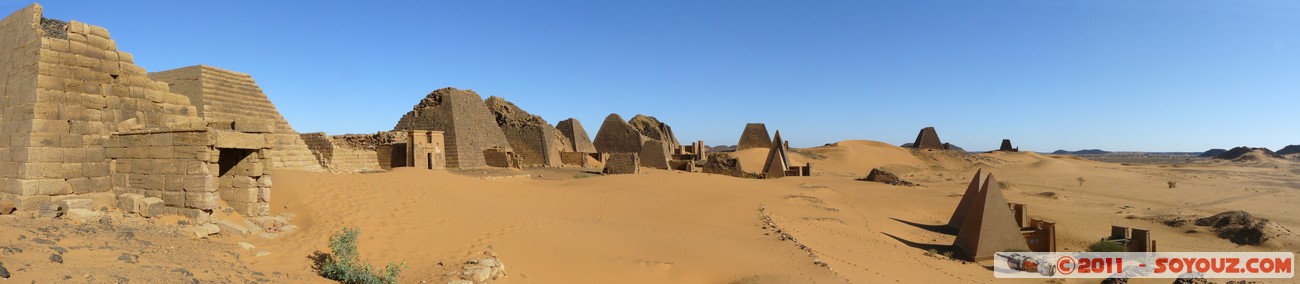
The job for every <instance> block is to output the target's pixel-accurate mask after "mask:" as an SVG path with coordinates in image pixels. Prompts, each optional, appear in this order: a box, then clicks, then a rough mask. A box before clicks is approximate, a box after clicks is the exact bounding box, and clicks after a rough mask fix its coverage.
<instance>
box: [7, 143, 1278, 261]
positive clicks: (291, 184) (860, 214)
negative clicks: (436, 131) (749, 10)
mask: <svg viewBox="0 0 1300 284" xmlns="http://www.w3.org/2000/svg"><path fill="white" fill-rule="evenodd" d="M765 152H766V151H763V150H754V149H751V150H746V151H741V152H738V153H736V155H737V156H739V157H741V158H742V163H743V166H744V167H745V168H746V169H750V170H751V171H752V170H754V169H757V168H759V166H761V164H762V161H761V159H762V158H763V156H764V155H766V153H765ZM790 159H791V160H792V163H794V164H803V163H809V162H811V163H813V165H814V176H811V177H787V178H781V179H770V180H760V179H743V178H735V177H729V176H721V175H711V174H700V173H686V172H675V171H662V170H649V169H643V173H642V174H633V175H609V176H596V175H592V174H589V173H584V172H583V171H584V170H585V171H593V170H596V169H579V168H562V169H549V170H546V171H545V172H539V171H535V170H506V172H505V173H501V172H500V171H497V172H494V173H489V174H487V175H484V174H482V173H480V172H477V171H444V170H421V169H413V168H398V169H395V170H393V171H389V172H379V173H364V174H331V173H321V172H306V171H293V170H277V171H276V172H275V173H274V175H275V178H276V179H275V191H274V192H273V196H272V202H273V204H274V207H273V208H272V212H271V213H272V215H292V216H294V217H293V218H292V220H291V222H292V223H293V224H295V225H297V226H300V227H301V229H300V230H299V231H297V232H294V233H292V234H287V235H285V236H281V237H279V238H277V239H262V238H258V237H253V236H249V237H243V236H239V237H237V236H230V235H225V234H219V235H215V236H212V237H211V238H210V239H207V240H197V241H191V240H186V239H185V238H184V237H182V236H176V235H173V236H158V237H147V238H152V239H149V240H153V241H155V242H160V243H162V244H164V245H166V246H167V247H172V249H171V250H164V251H161V252H145V253H143V255H142V256H140V259H141V260H140V263H141V264H126V263H118V262H112V261H108V260H105V259H111V258H92V257H89V256H84V257H83V256H78V255H75V254H71V253H69V254H67V255H66V257H67V260H66V261H67V262H74V261H90V260H92V259H98V260H96V261H107V262H109V263H108V264H102V265H99V266H95V265H90V264H88V265H89V266H79V267H81V269H79V270H70V269H66V268H67V267H70V266H66V265H58V264H52V263H50V262H49V261H48V260H47V259H45V258H46V257H47V256H48V254H44V253H41V251H42V250H44V249H45V248H43V247H42V245H26V244H28V241H16V242H15V243H17V245H13V246H29V247H31V248H28V249H27V250H26V252H24V253H12V254H4V255H3V257H4V260H3V261H4V264H5V265H6V266H7V267H9V269H10V270H11V271H14V270H17V269H23V271H19V272H15V273H14V275H15V277H14V278H13V279H9V280H8V281H12V282H14V283H27V282H28V281H29V279H34V280H40V281H39V282H49V281H62V279H63V278H64V277H65V276H68V275H71V276H72V277H73V278H72V279H85V278H87V277H91V278H94V276H93V275H97V273H99V274H103V273H121V274H124V275H131V276H129V277H131V278H137V279H160V280H166V279H185V278H186V277H185V276H183V275H181V274H176V273H174V272H168V270H170V269H172V268H170V267H172V266H176V265H175V264H170V265H171V266H168V265H169V264H168V262H169V261H180V260H183V259H186V258H185V257H187V256H186V255H187V254H190V253H198V254H205V255H209V256H211V258H215V260H209V262H214V263H212V264H210V265H206V266H202V267H203V268H198V269H197V270H199V271H194V273H195V274H199V276H196V278H200V279H213V280H216V279H228V280H230V281H236V282H238V281H254V280H256V279H263V280H267V281H271V282H293V283H300V282H306V283H312V282H320V283H328V282H329V281H328V280H325V279H323V278H320V277H318V276H315V275H314V274H313V272H312V268H311V262H310V261H309V259H308V258H307V257H308V256H309V255H310V254H312V253H313V252H315V251H322V250H327V247H326V245H327V240H328V238H329V236H330V234H332V233H334V232H336V231H338V230H340V229H341V228H343V227H344V226H355V227H357V228H360V229H361V232H362V235H361V239H360V241H359V246H360V250H361V254H362V257H363V259H366V260H368V261H371V262H372V263H374V264H375V265H377V266H382V265H383V264H384V263H388V262H403V261H404V262H405V263H406V265H407V269H406V270H405V271H404V272H403V273H402V282H405V283H426V282H427V283H445V282H446V281H447V279H451V278H449V276H448V274H450V273H454V272H455V271H457V269H459V264H460V263H463V262H465V261H466V260H470V259H474V258H478V257H480V256H482V255H483V254H484V253H491V254H494V255H496V256H498V257H499V258H500V260H501V261H502V262H503V263H504V264H505V265H506V272H507V277H505V278H503V279H500V280H497V281H495V282H493V283H890V282H895V283H987V282H1002V281H996V279H994V278H993V277H992V273H991V271H990V270H989V269H988V268H986V266H987V265H988V264H986V263H985V264H981V263H967V262H962V261H957V260H952V259H948V258H945V257H943V256H937V255H930V254H927V250H929V249H936V250H938V251H943V250H944V249H945V247H947V246H948V245H950V244H951V243H952V242H953V238H954V236H952V235H949V234H944V233H939V232H936V230H932V227H931V226H935V225H941V224H943V223H945V222H946V221H947V219H948V217H949V216H950V215H951V214H952V211H953V209H954V207H955V205H956V203H957V201H958V200H959V199H960V194H961V193H962V192H963V191H964V189H965V186H966V184H967V183H968V182H969V180H970V177H971V175H973V174H974V172H975V171H976V170H977V169H983V170H984V171H985V172H986V173H993V174H995V175H996V176H997V177H998V179H999V180H1000V181H1006V182H1008V183H1009V184H1010V185H1011V186H1010V187H1009V188H1006V189H1005V190H1006V191H1005V193H1006V196H1007V199H1008V200H1009V201H1010V202H1016V203H1024V204H1027V205H1028V206H1029V210H1028V212H1029V215H1030V216H1031V217H1034V218H1043V219H1047V220H1051V221H1055V222H1056V223H1057V226H1058V227H1057V232H1058V234H1059V236H1058V240H1057V241H1058V243H1059V249H1060V250H1062V251H1080V250H1084V249H1085V247H1086V246H1087V244H1088V243H1090V242H1093V241H1096V240H1098V239H1100V238H1102V237H1104V236H1106V235H1107V234H1108V232H1109V228H1110V226H1111V225H1123V226H1130V227H1137V228H1146V229H1151V230H1152V232H1153V236H1154V238H1155V239H1156V240H1157V241H1158V242H1159V246H1160V250H1161V251H1297V250H1300V249H1298V248H1297V247H1298V245H1300V244H1298V243H1297V238H1296V237H1295V235H1294V234H1290V235H1286V236H1281V237H1277V238H1274V239H1271V240H1269V241H1268V242H1266V243H1265V244H1263V245H1260V246H1239V245H1235V244H1233V243H1231V242H1229V241H1228V240H1224V239H1220V238H1217V237H1216V236H1215V235H1214V234H1213V233H1212V232H1208V231H1206V229H1205V228H1197V227H1195V226H1191V225H1185V226H1181V227H1170V226H1167V225H1164V224H1162V223H1160V222H1159V221H1158V220H1160V219H1159V218H1160V217H1161V216H1189V217H1203V216H1209V215H1212V214H1215V213H1219V212H1223V211H1229V210H1245V211H1248V212H1250V213H1252V214H1255V215H1256V216H1258V217H1264V218H1268V219H1271V220H1273V221H1274V222H1277V223H1279V224H1280V225H1282V226H1283V227H1286V228H1297V226H1300V217H1297V216H1300V215H1298V214H1296V213H1297V212H1296V211H1297V207H1296V206H1295V205H1294V204H1297V203H1300V192H1297V191H1296V189H1297V188H1298V187H1300V178H1297V176H1296V175H1298V174H1300V167H1297V166H1296V163H1295V162H1294V161H1290V160H1284V159H1276V158H1264V159H1260V160H1256V161H1252V162H1230V161H1200V162H1197V163H1194V164H1181V165H1138V166H1128V165H1122V164H1110V163H1101V162H1094V161H1089V160H1085V159H1080V158H1075V157H1069V156H1053V155H1042V154H1037V153H1033V152H1019V153H1002V152H995V153H983V154H965V153H955V152H947V151H924V150H921V151H913V150H909V149H904V148H899V147H896V146H892V145H888V144H885V143H881V142H875V141H856V140H855V141H842V142H839V143H835V144H833V145H830V146H823V147H816V148H806V149H793V150H792V153H791V155H790ZM755 164H757V165H755ZM876 167H881V168H886V169H889V170H891V171H893V172H894V173H896V174H898V175H899V176H900V177H901V178H903V179H906V180H908V181H912V182H916V183H919V184H921V185H922V186H918V187H901V186H892V185H886V184H881V183H873V182H864V181H857V180H855V179H854V178H857V177H862V176H865V175H866V174H867V172H869V171H870V170H871V169H872V168H876ZM539 175H540V176H539ZM1078 177H1084V178H1085V179H1086V182H1085V183H1084V184H1083V185H1082V186H1080V185H1079V183H1078V181H1076V178H1078ZM1168 181H1177V182H1178V186H1177V187H1176V188H1168V186H1167V182H1168ZM115 220H116V219H115ZM768 220H770V221H768ZM126 221H130V219H125V220H123V221H121V222H126ZM115 222H117V221H115ZM157 222H161V223H168V222H176V221H175V220H166V221H157ZM65 226H70V227H71V228H77V227H78V226H82V227H84V226H95V224H90V225H77V224H65ZM104 226H108V225H104ZM159 230H164V231H165V229H159ZM1189 231H1190V232H1189ZM32 234H37V235H39V233H36V232H35V231H33V233H22V232H20V231H17V230H3V231H0V239H5V240H14V239H17V238H18V237H17V236H16V235H28V236H27V237H26V238H32V236H31V235H32ZM68 235H71V236H65V237H64V239H65V240H63V241H62V242H68V243H69V244H70V245H65V244H63V243H60V245H64V246H77V244H85V245H83V246H87V247H90V248H87V249H86V250H87V251H90V252H93V251H95V250H96V249H95V248H94V247H95V244H96V243H105V244H114V243H115V242H114V241H113V239H114V237H113V236H112V235H111V234H109V235H108V236H104V235H103V234H100V235H96V234H86V235H84V236H83V235H81V234H73V233H69V234H68ZM783 235H785V236H790V237H792V239H786V238H783V237H781V236H783ZM105 239H107V240H105ZM78 242H79V243H78ZM237 242H247V243H249V244H252V245H254V246H255V247H256V248H255V249H252V250H244V249H240V248H238V246H237V245H236V243H237ZM196 243H197V245H196ZM106 246H107V247H111V246H112V245H106ZM195 246H198V247H195ZM102 248H103V247H101V249H102ZM118 249H119V250H121V249H123V248H118ZM222 250H226V251H229V252H223V251H222ZM105 251H107V252H105ZM255 251H261V252H265V253H262V254H263V255H262V256H256V255H255ZM90 252H88V253H90ZM99 253H101V254H102V253H116V252H112V251H111V250H102V251H101V252H99ZM267 253H269V254H267ZM137 254H139V253H137ZM205 259H206V258H205ZM145 263H154V264H153V265H144V264H145ZM100 266H102V267H105V269H103V270H102V271H99V272H96V271H86V270H88V269H85V268H94V267H100ZM189 270H191V271H193V270H196V268H189ZM205 271H206V272H205ZM86 275H90V276H86ZM136 275H155V276H142V277H137V276H136ZM178 275H181V276H178ZM205 276H206V277H207V278H205ZM169 277H175V278H169ZM94 279H112V278H109V277H107V276H101V277H100V278H94ZM1155 280H1159V279H1153V280H1145V281H1140V282H1136V283H1166V282H1168V280H1159V281H1155ZM110 281H111V280H110ZM1096 281H1097V280H1092V281H1082V282H1076V280H1072V281H1067V283H1095V282H1096ZM132 282H136V281H132ZM164 282H169V281H164ZM1023 282H1024V283H1041V282H1042V281H1023Z"/></svg>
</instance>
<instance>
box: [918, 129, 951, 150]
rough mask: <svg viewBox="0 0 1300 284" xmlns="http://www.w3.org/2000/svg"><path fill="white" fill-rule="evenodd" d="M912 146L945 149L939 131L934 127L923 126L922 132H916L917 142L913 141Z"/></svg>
mask: <svg viewBox="0 0 1300 284" xmlns="http://www.w3.org/2000/svg"><path fill="white" fill-rule="evenodd" d="M912 147H914V148H917V149H936V150H943V149H945V148H944V146H943V142H942V141H939V133H937V132H935V131H934V127H926V128H922V129H921V133H917V134H916V142H912Z"/></svg>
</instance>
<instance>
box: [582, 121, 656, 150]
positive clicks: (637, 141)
mask: <svg viewBox="0 0 1300 284" xmlns="http://www.w3.org/2000/svg"><path fill="white" fill-rule="evenodd" d="M648 139H650V138H649V137H646V136H645V135H641V132H640V131H639V130H637V129H636V127H634V126H632V124H629V123H627V122H626V121H623V117H621V116H619V115H618V114H617V113H611V114H609V116H606V117H605V122H604V123H601V125H600V130H598V131H596V141H595V142H593V143H594V144H595V146H596V151H597V152H600V153H641V146H642V145H643V144H645V141H646V140H648Z"/></svg>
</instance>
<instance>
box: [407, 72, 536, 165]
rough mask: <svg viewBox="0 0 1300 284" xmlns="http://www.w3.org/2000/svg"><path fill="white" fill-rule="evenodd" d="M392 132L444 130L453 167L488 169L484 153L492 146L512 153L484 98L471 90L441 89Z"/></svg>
mask: <svg viewBox="0 0 1300 284" xmlns="http://www.w3.org/2000/svg"><path fill="white" fill-rule="evenodd" d="M393 130H400V131H404V130H435V131H442V132H443V135H444V137H445V138H446V140H447V141H446V144H447V166H448V167H450V168H461V169H463V168H478V167H485V166H487V162H486V161H484V159H483V151H484V150H487V149H490V148H493V147H500V148H502V149H506V150H508V151H509V152H513V150H512V149H511V147H510V142H508V141H507V140H506V136H505V134H504V133H502V132H501V128H500V127H498V126H497V125H496V123H495V119H494V118H493V115H492V113H491V112H490V111H488V108H487V105H486V104H484V102H483V98H482V97H480V96H479V95H478V93H475V92H474V91H471V90H458V89H455V88H442V89H438V90H435V91H433V92H431V93H429V95H427V96H425V97H424V99H423V100H421V101H420V102H419V103H418V104H416V105H415V107H414V108H413V109H412V110H411V112H408V113H406V115H403V116H402V118H401V120H399V121H398V122H397V125H396V126H394V127H393Z"/></svg>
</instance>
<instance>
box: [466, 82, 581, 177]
mask: <svg viewBox="0 0 1300 284" xmlns="http://www.w3.org/2000/svg"><path fill="white" fill-rule="evenodd" d="M484 103H485V104H487V107H488V110H490V111H492V114H493V115H494V116H495V117H496V122H497V126H498V127H501V132H502V133H503V134H505V136H506V141H507V142H509V143H510V147H511V148H513V149H514V150H515V154H518V155H519V159H520V161H519V163H520V165H523V166H547V167H554V166H559V165H560V164H561V163H560V152H563V151H564V150H565V149H567V148H573V146H570V145H569V140H568V139H566V138H564V135H562V134H560V131H559V130H558V129H555V127H554V126H551V124H550V123H547V122H546V120H545V119H542V117H540V116H537V115H533V114H531V113H528V112H527V111H524V110H523V109H522V108H519V106H516V105H515V104H514V103H511V102H509V101H506V100H505V99H502V98H499V97H495V96H493V97H488V99H487V101H485V102H484Z"/></svg>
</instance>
